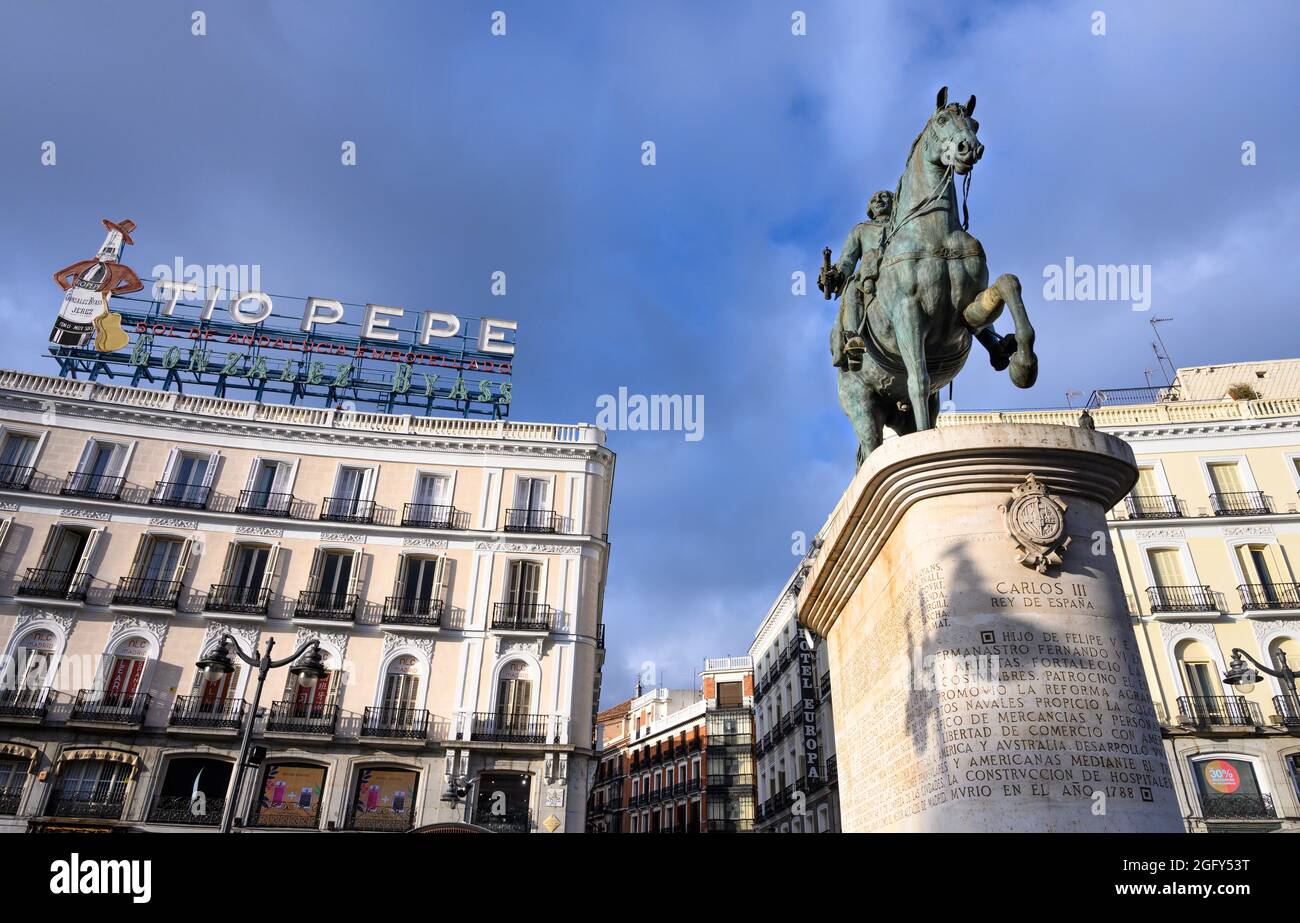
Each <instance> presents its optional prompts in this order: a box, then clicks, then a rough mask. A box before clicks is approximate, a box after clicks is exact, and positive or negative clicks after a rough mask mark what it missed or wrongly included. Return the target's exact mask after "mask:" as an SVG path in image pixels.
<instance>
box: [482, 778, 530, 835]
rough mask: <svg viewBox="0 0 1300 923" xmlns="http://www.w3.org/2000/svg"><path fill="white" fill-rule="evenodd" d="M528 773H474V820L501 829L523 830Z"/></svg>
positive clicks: (526, 819) (526, 818)
mask: <svg viewBox="0 0 1300 923" xmlns="http://www.w3.org/2000/svg"><path fill="white" fill-rule="evenodd" d="M531 790H532V777H531V776H528V775H526V774H524V773H514V772H485V773H482V774H481V775H480V776H479V777H478V785H477V797H476V799H475V804H474V823H475V824H478V825H479V826H481V827H487V828H488V829H489V830H496V831H499V832H502V833H507V832H508V833H527V832H528V831H529V829H530V828H531V826H532V824H531V822H530V821H531V819H530V816H529V811H528V805H529V803H530V795H531Z"/></svg>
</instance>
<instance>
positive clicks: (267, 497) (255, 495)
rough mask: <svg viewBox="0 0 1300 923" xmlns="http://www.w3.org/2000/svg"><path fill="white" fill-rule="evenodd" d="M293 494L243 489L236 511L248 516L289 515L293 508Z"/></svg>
mask: <svg viewBox="0 0 1300 923" xmlns="http://www.w3.org/2000/svg"><path fill="white" fill-rule="evenodd" d="M294 502H295V498H294V496H293V494H277V493H269V492H267V491H265V490H241V491H240V492H239V502H238V503H236V504H235V512H236V513H244V514H246V515H248V516H288V515H290V511H291V510H292V509H293V504H294Z"/></svg>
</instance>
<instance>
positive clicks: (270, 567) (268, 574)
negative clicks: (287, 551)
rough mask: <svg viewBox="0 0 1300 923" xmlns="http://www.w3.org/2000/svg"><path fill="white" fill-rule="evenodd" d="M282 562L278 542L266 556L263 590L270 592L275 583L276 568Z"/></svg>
mask: <svg viewBox="0 0 1300 923" xmlns="http://www.w3.org/2000/svg"><path fill="white" fill-rule="evenodd" d="M279 560H280V543H279V542H276V543H275V544H274V545H272V546H271V551H270V553H269V554H268V555H267V556H266V571H265V572H264V573H263V574H262V589H264V590H270V588H271V586H272V585H273V583H274V582H275V566H276V564H277V563H279Z"/></svg>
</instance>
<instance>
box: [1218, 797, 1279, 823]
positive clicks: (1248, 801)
mask: <svg viewBox="0 0 1300 923" xmlns="http://www.w3.org/2000/svg"><path fill="white" fill-rule="evenodd" d="M1201 800H1202V801H1203V802H1204V811H1205V813H1204V815H1203V816H1204V817H1205V818H1206V819H1210V818H1214V819H1216V820H1238V819H1240V820H1257V819H1258V820H1264V819H1268V820H1276V819H1277V811H1276V810H1274V808H1273V797H1272V796H1271V795H1265V794H1263V793H1260V792H1254V793H1236V794H1232V795H1221V794H1216V795H1214V797H1212V798H1208V799H1207V798H1205V797H1204V796H1202V798H1201Z"/></svg>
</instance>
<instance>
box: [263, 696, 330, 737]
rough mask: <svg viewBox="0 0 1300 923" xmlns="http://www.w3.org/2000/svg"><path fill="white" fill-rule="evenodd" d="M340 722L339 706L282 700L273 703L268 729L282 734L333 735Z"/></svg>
mask: <svg viewBox="0 0 1300 923" xmlns="http://www.w3.org/2000/svg"><path fill="white" fill-rule="evenodd" d="M338 721H339V707H338V705H337V704H327V705H314V704H312V703H310V702H297V701H294V700H292V699H282V700H280V701H279V702H272V703H271V712H270V714H269V715H267V718H266V729H267V731H269V732H278V733H281V734H333V733H334V729H335V728H336V727H337V726H338Z"/></svg>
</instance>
